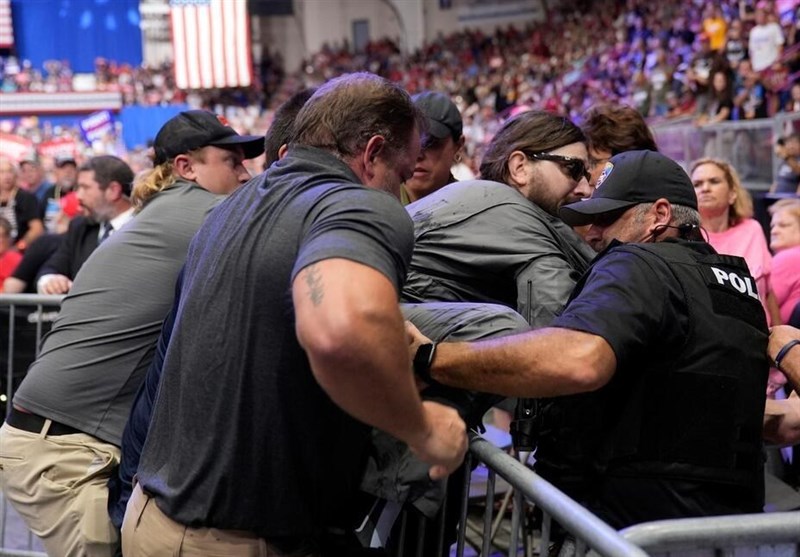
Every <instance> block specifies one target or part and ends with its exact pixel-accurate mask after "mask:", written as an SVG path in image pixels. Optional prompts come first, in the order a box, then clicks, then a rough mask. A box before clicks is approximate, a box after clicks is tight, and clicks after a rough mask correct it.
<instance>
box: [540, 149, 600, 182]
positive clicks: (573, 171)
mask: <svg viewBox="0 0 800 557" xmlns="http://www.w3.org/2000/svg"><path fill="white" fill-rule="evenodd" d="M525 156H527V157H528V158H529V159H531V160H535V161H551V162H554V163H556V164H557V165H558V166H560V167H561V168H563V169H564V170H566V171H567V174H568V175H569V177H570V178H572V179H573V180H575V181H576V182H580V181H581V178H586V181H587V182H591V181H592V175H591V174H589V171H588V170H587V169H586V163H585V162H583V159H577V158H575V157H565V156H564V155H553V154H551V153H525Z"/></svg>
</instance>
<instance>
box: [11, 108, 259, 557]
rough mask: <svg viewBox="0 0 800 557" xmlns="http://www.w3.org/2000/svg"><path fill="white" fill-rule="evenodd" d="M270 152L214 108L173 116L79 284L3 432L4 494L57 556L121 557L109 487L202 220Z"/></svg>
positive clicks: (72, 289) (162, 131) (70, 294)
mask: <svg viewBox="0 0 800 557" xmlns="http://www.w3.org/2000/svg"><path fill="white" fill-rule="evenodd" d="M263 150H264V146H263V137H258V136H240V135H239V134H237V133H236V132H235V131H234V130H233V129H232V128H231V127H230V126H228V125H227V124H226V123H225V122H224V121H223V120H221V119H219V118H218V117H217V116H215V115H214V114H212V113H210V112H205V111H187V112H182V113H180V114H179V115H177V116H175V117H174V118H173V119H171V120H170V121H168V122H167V123H166V124H165V125H164V126H163V127H162V128H161V130H160V131H159V133H158V135H157V136H156V140H155V161H154V162H155V164H156V166H155V168H154V169H153V170H152V171H151V173H149V174H147V175H145V176H143V177H142V178H141V179H140V180H139V181H138V182H137V183H136V185H135V187H134V192H133V198H134V204H135V205H136V206H137V208H138V209H139V212H138V214H137V215H136V216H135V217H134V218H133V220H131V221H130V222H128V223H127V224H126V225H125V226H123V227H122V229H121V230H119V231H118V232H116V233H115V234H114V235H113V236H111V237H109V238H108V239H107V240H106V241H104V242H103V243H102V244H101V245H100V246H99V247H98V248H97V249H96V250H95V251H94V253H92V255H91V256H90V257H89V259H88V260H87V261H86V263H85V264H84V266H83V267H82V268H81V270H80V272H79V273H78V275H77V276H76V277H75V281H74V283H73V285H72V288H71V289H70V293H69V295H68V296H67V297H66V298H65V299H64V302H63V304H62V308H61V312H60V314H59V316H58V318H57V319H56V321H55V324H54V325H53V330H52V331H51V332H50V334H49V335H48V336H47V337H46V338H45V340H44V343H43V346H42V351H41V354H40V356H39V358H38V359H37V360H36V361H35V362H34V363H33V365H32V366H31V368H30V369H29V371H28V375H27V376H26V378H25V380H24V381H23V383H22V385H21V386H20V388H19V390H18V392H17V393H16V395H15V397H14V399H13V409H12V412H11V414H10V415H9V417H8V419H7V421H6V423H5V424H4V425H3V427H2V429H0V444H2V455H1V456H0V478H1V479H2V485H3V491H4V493H5V495H6V497H7V498H8V500H9V501H11V503H12V505H14V507H15V508H16V510H17V511H18V512H19V513H20V515H21V516H22V517H23V519H24V520H25V522H26V523H27V525H28V527H29V528H30V529H31V530H32V531H33V532H34V533H35V534H36V535H38V536H39V537H40V538H42V540H43V542H44V545H45V548H46V549H47V551H48V553H49V554H51V555H58V556H86V555H91V556H95V555H97V556H110V555H113V554H114V553H115V551H116V550H117V547H118V545H119V535H118V533H117V531H116V529H115V528H114V527H113V525H112V524H111V521H110V519H109V516H108V512H107V510H106V502H107V499H108V496H107V495H108V491H107V487H106V485H107V481H108V477H109V475H110V474H111V473H112V472H113V471H114V469H115V467H116V466H117V464H118V462H119V444H120V438H121V436H122V430H123V428H124V425H125V421H126V419H127V417H128V414H129V412H130V406H131V403H132V401H133V397H134V395H135V394H136V391H137V389H138V388H139V385H140V384H141V382H142V379H143V377H144V373H145V371H146V370H147V367H148V365H149V362H150V360H151V359H152V356H153V350H154V347H155V341H156V339H157V337H158V333H159V331H160V329H161V323H162V321H163V319H164V316H165V315H166V314H167V312H168V311H169V309H170V307H171V305H172V299H173V294H174V289H173V287H174V284H175V279H176V277H177V274H178V271H179V269H180V268H181V266H182V264H183V262H184V260H185V258H186V252H187V250H188V246H189V241H190V240H191V238H192V236H193V235H194V233H195V231H196V230H197V229H198V227H199V226H200V224H201V223H202V222H203V220H204V219H205V217H206V215H207V214H208V213H209V211H211V209H213V208H214V207H215V206H216V205H217V203H218V202H219V201H220V200H221V199H222V196H223V195H226V194H229V193H231V192H232V191H234V190H235V189H237V188H238V187H239V186H240V185H241V184H243V183H244V182H246V181H247V180H249V179H250V175H249V173H248V172H247V170H246V169H245V168H244V166H243V165H242V161H243V160H245V159H250V158H254V157H256V156H258V155H260V154H261V153H262V152H263Z"/></svg>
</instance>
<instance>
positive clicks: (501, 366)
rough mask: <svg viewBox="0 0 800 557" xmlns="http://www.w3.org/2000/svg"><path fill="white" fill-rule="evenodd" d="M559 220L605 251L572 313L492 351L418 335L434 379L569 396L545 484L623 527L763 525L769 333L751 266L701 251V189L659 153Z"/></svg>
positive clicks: (551, 434) (637, 154)
mask: <svg viewBox="0 0 800 557" xmlns="http://www.w3.org/2000/svg"><path fill="white" fill-rule="evenodd" d="M561 216H562V218H563V219H564V220H565V221H566V222H567V223H568V224H570V225H584V224H590V225H591V226H590V228H589V231H588V236H587V240H588V241H589V242H590V243H591V244H593V246H596V247H597V248H601V249H603V252H602V253H601V254H600V255H599V256H598V258H597V259H596V260H595V261H594V262H593V264H592V266H591V268H590V269H589V271H588V272H587V273H586V275H584V277H583V278H582V279H581V280H580V281H579V282H578V284H577V286H576V287H575V290H574V291H573V293H572V296H571V298H570V301H569V303H568V304H567V307H566V308H565V310H564V312H563V313H562V314H561V315H560V316H559V317H557V318H556V319H555V321H554V322H553V323H552V325H551V326H550V327H548V328H545V329H540V330H536V331H531V332H525V333H522V334H517V335H514V336H510V337H505V338H503V339H498V340H493V341H489V342H478V343H444V344H439V345H437V346H434V347H431V346H426V345H427V344H428V341H427V340H426V339H425V338H424V337H422V336H421V335H419V336H415V340H414V341H413V343H412V346H411V350H412V352H414V353H416V352H417V351H418V350H419V351H422V352H423V353H425V354H427V355H428V357H427V360H426V361H427V362H429V369H428V370H427V373H428V374H429V377H428V379H429V380H434V381H437V382H440V383H443V384H445V385H451V386H459V387H463V388H467V389H472V390H477V391H485V392H494V393H498V394H502V395H506V396H520V397H548V396H551V397H559V396H560V395H571V396H560V397H559V398H558V399H556V402H555V403H554V404H552V405H548V406H549V408H551V411H550V412H549V413H548V414H547V415H545V416H544V419H543V420H542V425H543V426H544V428H546V429H544V430H543V431H542V432H541V438H540V439H539V446H538V450H537V454H536V457H537V463H536V468H537V471H539V472H540V473H541V474H542V475H544V476H545V477H547V478H548V479H550V480H551V481H553V482H554V483H555V484H556V485H557V486H559V487H561V488H562V489H565V490H566V491H567V492H568V493H570V494H571V495H573V496H574V497H576V498H577V499H578V500H579V501H581V502H582V503H583V504H585V505H586V506H587V507H588V508H589V509H590V510H592V511H593V512H594V513H596V514H598V515H599V516H600V517H601V518H602V519H603V520H605V521H606V522H608V523H609V524H611V525H612V526H614V527H616V528H622V527H625V526H628V525H631V524H635V523H639V522H644V521H649V520H657V519H666V518H680V517H689V516H703V515H720V514H733V513H745V512H759V511H760V510H761V508H762V506H763V497H764V493H763V471H762V464H761V441H760V429H761V421H762V416H763V411H764V401H765V389H766V381H767V372H768V361H767V356H766V348H767V338H768V330H767V326H766V319H765V316H764V313H763V310H762V309H761V306H760V304H759V302H758V297H757V294H756V292H755V282H754V280H753V278H752V276H750V273H749V272H748V270H747V267H746V265H745V263H744V261H743V260H742V259H740V258H737V257H731V256H724V255H717V254H716V253H715V252H714V250H713V248H712V247H711V246H709V245H708V244H707V243H706V242H704V241H702V237H701V236H700V231H699V224H698V223H699V216H698V214H697V203H696V199H695V195H694V191H693V188H692V182H691V180H690V179H689V177H688V176H687V175H686V173H685V172H684V171H683V169H682V168H681V167H680V166H679V165H677V164H676V163H675V162H674V161H672V160H670V159H669V158H667V157H665V156H664V155H661V154H659V153H656V152H652V151H630V152H627V153H622V154H619V155H616V156H614V157H612V158H611V160H610V161H609V162H608V163H607V164H606V166H605V168H604V170H603V173H602V174H601V176H600V178H599V179H598V183H597V189H596V190H595V193H594V195H593V196H592V198H590V199H586V200H583V201H579V202H577V203H573V204H570V205H566V206H564V207H563V208H562V209H561ZM623 242H626V243H623ZM418 361H419V360H418ZM424 373H425V372H424V370H423V374H424ZM575 393H582V394H575Z"/></svg>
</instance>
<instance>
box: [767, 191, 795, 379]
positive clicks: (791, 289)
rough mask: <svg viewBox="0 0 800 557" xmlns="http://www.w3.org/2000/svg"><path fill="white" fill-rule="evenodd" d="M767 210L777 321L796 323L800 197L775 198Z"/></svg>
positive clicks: (789, 323)
mask: <svg viewBox="0 0 800 557" xmlns="http://www.w3.org/2000/svg"><path fill="white" fill-rule="evenodd" d="M769 212H770V214H771V215H772V221H771V223H770V242H769V247H770V248H771V249H772V251H773V253H774V254H775V256H774V257H773V259H772V274H771V277H770V286H771V287H772V292H773V293H774V294H775V301H776V302H777V303H778V307H779V308H780V316H781V323H784V324H788V325H792V326H793V327H800V320H798V319H800V199H781V200H779V201H776V202H775V203H773V204H772V205H771V206H770V208H769ZM798 386H800V384H799V385H798Z"/></svg>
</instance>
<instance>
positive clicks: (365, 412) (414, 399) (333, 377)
mask: <svg viewBox="0 0 800 557" xmlns="http://www.w3.org/2000/svg"><path fill="white" fill-rule="evenodd" d="M292 297H293V301H294V308H295V315H296V319H297V321H296V325H295V327H296V332H297V337H298V339H299V341H300V344H301V345H302V346H303V348H304V349H305V351H306V353H307V355H308V358H309V361H310V363H311V369H312V371H313V373H314V377H315V378H316V380H317V382H318V383H319V384H320V386H321V387H322V388H323V389H324V390H325V391H326V392H327V393H328V395H329V396H330V397H331V399H333V401H334V402H335V403H336V404H338V405H339V406H340V407H341V408H342V409H343V410H345V411H346V412H348V413H350V414H351V415H353V416H354V417H355V418H357V419H359V420H361V421H363V422H365V423H368V424H370V425H372V426H375V427H377V428H380V429H382V430H384V431H386V432H388V433H390V434H391V435H393V436H395V437H397V438H398V439H400V440H402V441H404V442H405V443H407V444H408V445H409V447H410V448H411V449H412V450H413V451H414V452H415V453H416V454H417V456H419V457H420V458H421V459H422V460H424V461H426V462H428V463H430V464H433V465H434V468H433V469H432V470H431V476H435V477H441V476H443V475H444V474H445V473H448V472H450V471H452V470H453V469H455V467H457V466H458V465H459V464H460V462H461V460H462V458H463V456H464V453H465V451H466V447H467V439H466V428H465V425H464V422H463V421H462V420H461V418H459V416H458V414H457V413H456V412H455V410H453V409H451V408H448V407H446V406H442V405H439V404H436V403H433V402H426V403H423V402H422V401H421V399H420V397H419V394H418V392H417V389H416V387H415V384H414V379H413V374H412V373H411V364H410V361H409V356H408V352H407V348H406V347H407V345H408V342H407V337H406V333H405V328H404V323H403V318H402V315H401V313H400V309H399V307H398V304H397V291H396V290H395V288H394V286H393V284H392V283H391V281H390V280H389V279H388V278H386V277H385V276H384V275H383V274H382V273H380V272H379V271H377V270H375V269H373V268H371V267H368V266H366V265H363V264H360V263H356V262H353V261H349V260H345V259H338V258H335V259H326V260H323V261H320V262H318V263H314V264H312V265H308V266H307V267H305V268H304V269H302V270H301V271H300V273H298V275H297V276H296V278H295V280H294V282H293V284H292Z"/></svg>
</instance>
